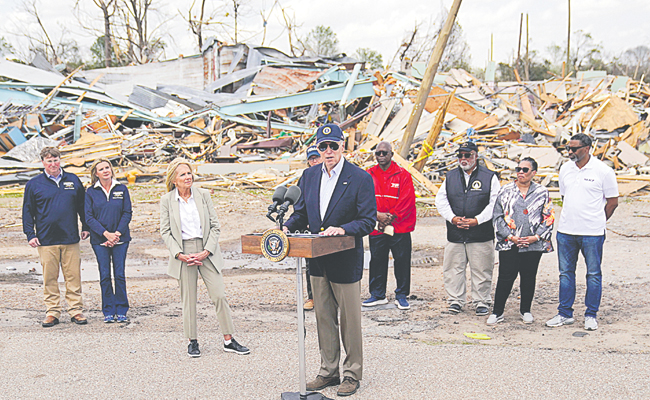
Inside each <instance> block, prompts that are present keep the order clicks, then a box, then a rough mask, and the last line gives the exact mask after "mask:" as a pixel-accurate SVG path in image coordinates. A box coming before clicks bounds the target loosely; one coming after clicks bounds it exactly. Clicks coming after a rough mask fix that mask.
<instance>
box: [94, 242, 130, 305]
mask: <svg viewBox="0 0 650 400" xmlns="http://www.w3.org/2000/svg"><path fill="white" fill-rule="evenodd" d="M92 246H93V251H94V252H95V256H96V257H97V264H98V265H99V285H100V286H101V288H102V312H103V313H104V316H105V317H111V316H113V315H126V312H127V311H128V310H129V300H128V298H127V297H126V276H125V274H124V266H125V261H126V252H127V250H128V249H129V243H123V244H120V245H117V246H115V247H106V246H101V245H98V244H93V245H92ZM111 259H112V261H113V263H112V264H113V268H112V270H113V278H114V279H115V290H113V282H111Z"/></svg>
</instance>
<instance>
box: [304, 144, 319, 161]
mask: <svg viewBox="0 0 650 400" xmlns="http://www.w3.org/2000/svg"><path fill="white" fill-rule="evenodd" d="M313 156H318V157H320V153H319V152H318V147H316V146H309V147H308V148H307V159H308V160H309V159H310V158H312V157H313Z"/></svg>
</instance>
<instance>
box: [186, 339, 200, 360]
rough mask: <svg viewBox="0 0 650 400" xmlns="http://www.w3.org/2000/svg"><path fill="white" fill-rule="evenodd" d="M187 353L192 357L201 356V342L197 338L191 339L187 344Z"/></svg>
mask: <svg viewBox="0 0 650 400" xmlns="http://www.w3.org/2000/svg"><path fill="white" fill-rule="evenodd" d="M187 355H188V356H190V357H194V358H196V357H201V350H199V342H198V341H197V340H196V339H193V340H190V344H188V345H187Z"/></svg>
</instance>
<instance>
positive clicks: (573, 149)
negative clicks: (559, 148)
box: [565, 145, 587, 153]
mask: <svg viewBox="0 0 650 400" xmlns="http://www.w3.org/2000/svg"><path fill="white" fill-rule="evenodd" d="M583 147H587V146H578V147H571V146H569V145H567V146H565V149H566V151H572V152H574V153H575V152H576V151H578V150H580V149H581V148H583Z"/></svg>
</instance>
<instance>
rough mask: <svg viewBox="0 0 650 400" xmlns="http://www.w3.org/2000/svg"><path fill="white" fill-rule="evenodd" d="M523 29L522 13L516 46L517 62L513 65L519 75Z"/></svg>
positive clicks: (522, 14)
mask: <svg viewBox="0 0 650 400" xmlns="http://www.w3.org/2000/svg"><path fill="white" fill-rule="evenodd" d="M523 27H524V13H521V15H520V16H519V42H518V44H517V62H516V63H515V68H516V69H518V70H519V74H521V33H522V30H523Z"/></svg>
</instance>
